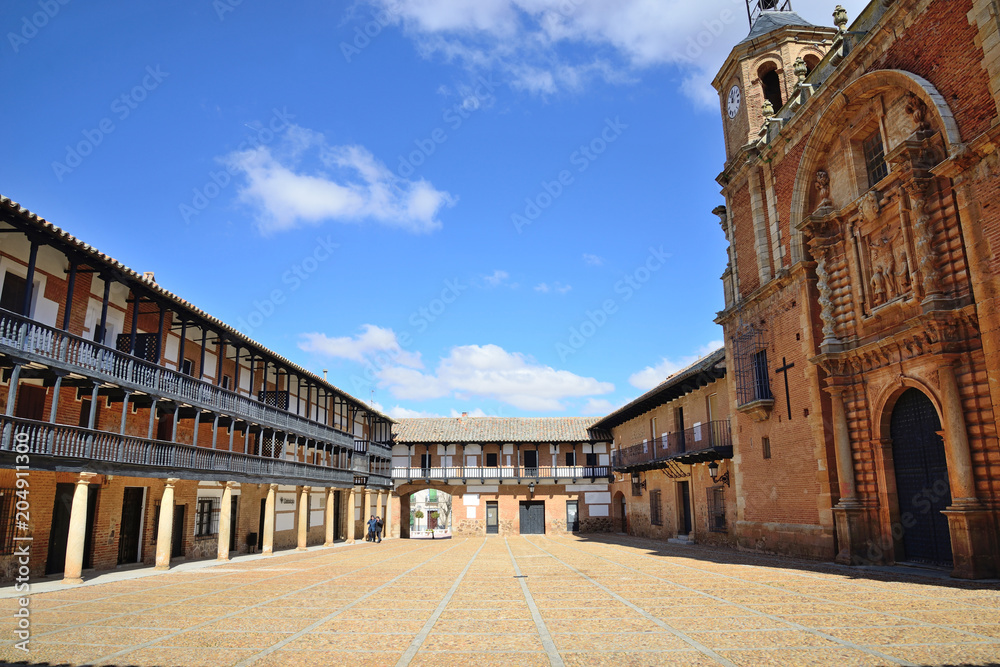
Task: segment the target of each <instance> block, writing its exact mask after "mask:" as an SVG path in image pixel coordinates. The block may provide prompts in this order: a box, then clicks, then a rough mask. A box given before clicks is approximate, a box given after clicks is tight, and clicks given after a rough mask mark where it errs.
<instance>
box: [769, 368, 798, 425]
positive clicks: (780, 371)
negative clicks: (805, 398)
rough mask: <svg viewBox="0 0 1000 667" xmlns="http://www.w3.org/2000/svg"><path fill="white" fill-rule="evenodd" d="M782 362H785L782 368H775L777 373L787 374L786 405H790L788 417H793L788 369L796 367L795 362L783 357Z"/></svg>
mask: <svg viewBox="0 0 1000 667" xmlns="http://www.w3.org/2000/svg"><path fill="white" fill-rule="evenodd" d="M781 363H782V364H784V365H783V366H782V367H781V368H776V369H774V372H775V373H784V374H785V405H786V406H787V407H788V418H789V419H791V418H792V396H791V393H790V392H789V391H788V371H789V370H791V369H792V368H794V367H795V364H790V363H788V362H787V361H785V358H784V357H782V358H781Z"/></svg>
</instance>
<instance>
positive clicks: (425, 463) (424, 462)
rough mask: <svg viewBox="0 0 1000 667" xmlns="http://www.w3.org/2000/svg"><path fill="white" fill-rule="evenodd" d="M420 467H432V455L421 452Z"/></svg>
mask: <svg viewBox="0 0 1000 667" xmlns="http://www.w3.org/2000/svg"><path fill="white" fill-rule="evenodd" d="M420 467H421V468H423V469H424V470H426V469H427V468H430V467H431V455H430V454H421V455H420Z"/></svg>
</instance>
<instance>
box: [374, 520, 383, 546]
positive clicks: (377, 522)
mask: <svg viewBox="0 0 1000 667" xmlns="http://www.w3.org/2000/svg"><path fill="white" fill-rule="evenodd" d="M383 526H385V524H384V523H382V517H380V516H377V517H375V538H376V539H375V541H376V542H381V541H382V528H383Z"/></svg>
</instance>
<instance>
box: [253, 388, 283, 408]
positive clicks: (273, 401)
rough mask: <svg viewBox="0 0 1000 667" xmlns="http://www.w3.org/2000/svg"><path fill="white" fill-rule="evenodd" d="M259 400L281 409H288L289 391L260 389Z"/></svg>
mask: <svg viewBox="0 0 1000 667" xmlns="http://www.w3.org/2000/svg"><path fill="white" fill-rule="evenodd" d="M257 400H258V401H260V402H261V403H264V404H265V405H270V406H271V407H273V408H278V409H279V410H287V409H288V392H287V391H259V392H257Z"/></svg>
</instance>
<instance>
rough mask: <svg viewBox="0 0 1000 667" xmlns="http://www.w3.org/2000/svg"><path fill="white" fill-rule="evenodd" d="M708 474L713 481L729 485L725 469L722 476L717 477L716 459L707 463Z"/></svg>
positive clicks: (717, 463)
mask: <svg viewBox="0 0 1000 667" xmlns="http://www.w3.org/2000/svg"><path fill="white" fill-rule="evenodd" d="M708 476H709V477H711V478H712V481H713V482H718V483H720V484H725V485H726V486H730V484H729V471H728V470H727V471H726V474H724V475H723V476H722V477H719V462H718V461H712V462H710V463H709V464H708Z"/></svg>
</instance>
